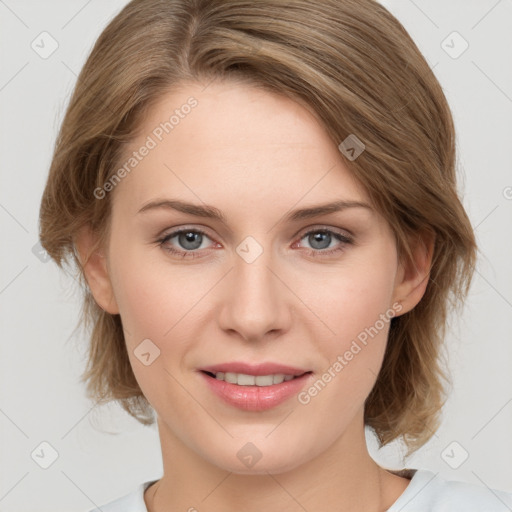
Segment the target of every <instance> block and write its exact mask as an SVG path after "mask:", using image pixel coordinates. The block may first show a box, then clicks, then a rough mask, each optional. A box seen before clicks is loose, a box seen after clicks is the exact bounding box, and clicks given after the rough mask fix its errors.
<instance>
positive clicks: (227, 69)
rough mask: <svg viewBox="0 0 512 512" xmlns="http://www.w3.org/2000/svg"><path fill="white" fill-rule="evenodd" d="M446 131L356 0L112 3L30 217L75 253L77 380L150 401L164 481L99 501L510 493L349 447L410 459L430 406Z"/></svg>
mask: <svg viewBox="0 0 512 512" xmlns="http://www.w3.org/2000/svg"><path fill="white" fill-rule="evenodd" d="M454 140H455V136H454V127H453V121H452V117H451V113H450V109H449V106H448V104H447V102H446V99H445V97H444V95H443V92H442V89H441V87H440V85H439V83H438V81H437V80H436V78H435V76H434V75H433V73H432V71H431V70H430V68H429V66H428V64H427V63H426V61H425V59H424V58H423V57H422V55H421V54H420V52H419V50H418V48H417V47H416V45H415V44H414V43H413V41H412V40H411V39H410V37H409V35H408V34H407V32H406V31H405V30H404V28H403V27H402V26H401V25H400V23H399V22H398V21H397V20H396V19H395V18H394V17H393V16H391V14H390V13H389V12H388V11H387V10H386V9H385V8H383V7H382V6H381V5H380V4H378V3H376V2H374V1H373V0H364V1H360V0H358V1H352V0H337V1H335V0H322V1H320V2H308V1H294V2H286V3H284V2H280V1H276V0H274V1H270V0H262V1H258V2H240V1H231V0H229V1H227V0H215V1H212V0H209V1H200V0H197V1H185V0H176V1H173V0H144V1H142V0H135V1H133V2H131V3H129V4H128V5H127V6H126V7H125V8H124V9H123V10H122V11H121V12H120V13H119V14H118V15H117V16H116V17H115V18H114V19H113V20H112V22H111V23H110V24H109V25H108V26H107V28H106V29H105V30H104V31H103V33H102V34H101V35H100V37H99V39H98V41H97V42H96V45H95V47H94V48H93V50H92V53H91V55H90V56H89V59H88V61H87V62H86V64H85V66H84V68H83V70H82V72H81V74H80V76H79V79H78V81H77V84H76V88H75V91H74V94H73V97H72V99H71V102H70V105H69V107H68V110H67V113H66V116H65V119H64V121H63V124H62V127H61V131H60V134H59V138H58V141H57V144H56V148H55V153H54V157H53V161H52V165H51V169H50V174H49V178H48V183H47V186H46V189H45V192H44V195H43V198H42V204H41V233H40V236H41V242H42V244H43V246H44V248H45V249H46V250H47V251H48V253H49V254H50V255H51V257H52V258H53V259H54V260H55V261H56V262H57V263H58V264H59V265H62V263H63V261H64V260H65V259H66V258H67V257H69V256H71V257H72V258H73V261H74V262H75V263H76V264H77V266H78V268H79V269H80V271H81V277H82V279H83V284H84V290H85V295H84V310H83V320H84V322H85V324H86V325H89V326H90V327H91V332H90V338H91V344H90V352H89V354H90V357H89V364H88V368H87V371H86V372H85V373H84V376H83V378H84V381H86V382H87V385H88V391H89V394H90V396H92V397H96V398H100V397H101V398H102V399H103V400H104V401H108V400H118V401H119V402H120V403H121V404H122V405H123V407H124V408H125V409H126V410H127V411H128V412H129V413H130V414H131V415H133V416H134V417H136V418H137V419H138V420H139V421H141V422H142V423H144V424H150V423H152V422H154V421H155V417H154V414H153V411H155V412H156V421H157V424H158V429H159V435H160V442H161V447H162V456H163V463H164V474H163V476H162V478H161V479H159V480H157V481H150V482H144V483H142V484H141V485H140V486H139V488H138V489H136V490H134V492H132V493H131V494H130V495H127V496H125V497H123V498H120V499H118V500H115V501H114V502H111V503H110V504H107V505H104V506H102V507H101V510H103V511H108V512H114V511H121V510H123V511H126V510H133V511H149V512H160V511H164V510H201V509H204V508H205V507H208V510H212V511H217V510H223V511H225V510H235V509H243V510H245V511H253V510H254V511H259V510H263V509H267V510H276V511H277V510H279V511H290V512H291V511H295V510H304V509H305V510H310V511H315V510H337V511H343V512H348V511H355V510H358V511H360V510H375V511H382V510H389V511H394V512H397V511H398V510H401V511H409V510H410V511H412V510H414V511H427V510H429V511H430V510H433V511H441V510H448V509H449V510H456V509H457V508H456V507H459V509H460V510H465V511H469V510H496V511H498V510H510V508H511V507H512V495H510V494H507V493H505V492H501V491H495V490H492V491H491V490H489V489H487V488H480V487H477V486H473V485H469V484H462V483H457V482H448V481H445V480H442V479H441V478H440V477H438V476H437V475H435V474H434V473H431V472H429V471H426V470H422V469H411V468H406V469H404V470H402V471H392V470H389V469H386V468H383V467H381V466H379V465H378V464H377V463H376V462H375V461H374V460H373V459H372V458H371V457H370V455H369V453H368V450H367V446H366V442H365V435H364V429H365V426H368V427H370V428H371V429H372V430H373V431H374V432H375V434H376V436H377V438H378V440H379V442H380V444H381V446H382V445H385V444H388V443H389V442H391V441H393V440H395V439H402V440H403V441H404V442H405V443H406V445H407V446H408V449H409V452H408V454H411V453H413V452H414V451H415V450H416V449H418V448H419V447H420V446H422V445H423V444H424V443H425V442H426V441H428V439H429V438H430V437H431V436H432V435H433V433H434V432H435V429H436V428H437V426H438V424H439V414H440V411H441V407H442V405H443V403H444V401H445V398H446V396H445V391H444V382H445V381H446V380H447V376H446V374H445V370H444V368H443V366H442V364H441V362H440V350H441V347H442V341H443V336H444V330H445V323H446V318H447V315H448V313H449V310H450V306H452V305H457V304H461V303H462V301H463V299H464V297H465V295H466V294H467V291H468V289H469V285H470V282H471V277H472V271H473V267H474V264H475V261H476V244H475V238H474V234H473V230H472V227H471V224H470V222H469V219H468V217H467V214H466V212H465V211H464V208H463V206H462V204H461V201H460V198H459V197H458V195H457V190H456V179H455V156H456V155H455V144H454ZM447 507H448V508H447Z"/></svg>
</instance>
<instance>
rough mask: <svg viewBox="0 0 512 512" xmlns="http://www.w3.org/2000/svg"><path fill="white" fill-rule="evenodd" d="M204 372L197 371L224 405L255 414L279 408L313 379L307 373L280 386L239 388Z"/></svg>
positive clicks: (310, 374)
mask: <svg viewBox="0 0 512 512" xmlns="http://www.w3.org/2000/svg"><path fill="white" fill-rule="evenodd" d="M205 371H206V370H205ZM205 371H199V372H198V373H199V375H200V376H201V377H202V378H203V379H204V381H205V383H206V385H207V386H208V388H209V389H210V390H211V391H212V392H213V393H214V394H215V395H217V396H218V397H219V398H221V399H222V400H223V401H224V402H225V403H227V404H229V405H231V406H234V407H237V408H238V409H242V410H244V411H255V412H259V411H266V410H269V409H272V408H274V407H277V406H279V405H280V404H282V403H283V402H285V401H286V400H289V399H290V398H292V397H293V396H296V395H297V394H298V393H299V392H300V391H301V389H303V388H304V387H305V386H306V385H307V384H308V383H309V382H310V381H311V380H312V379H313V378H314V377H313V373H312V372H309V373H305V374H304V375H301V376H300V377H296V378H295V379H292V380H289V381H283V382H281V384H273V385H272V386H239V385H238V384H231V383H229V382H226V381H224V380H217V379H216V378H215V377H212V376H210V375H208V374H207V373H205ZM208 371H209V370H208ZM235 373H243V372H235ZM271 373H274V372H271ZM278 373H281V372H278ZM262 375H264V374H262Z"/></svg>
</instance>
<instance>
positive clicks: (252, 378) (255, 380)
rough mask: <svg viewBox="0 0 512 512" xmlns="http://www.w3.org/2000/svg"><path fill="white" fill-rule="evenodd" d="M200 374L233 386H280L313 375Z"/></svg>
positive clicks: (305, 373)
mask: <svg viewBox="0 0 512 512" xmlns="http://www.w3.org/2000/svg"><path fill="white" fill-rule="evenodd" d="M201 372H202V373H204V374H205V375H207V376H208V377H210V378H212V379H216V380H219V381H224V382H228V383H229V384H235V385H237V386H259V387H266V386H273V385H276V384H281V383H282V382H289V381H291V380H294V379H299V378H301V377H302V376H304V375H309V374H311V373H313V372H312V371H308V372H302V373H299V374H296V375H295V374H286V373H271V374H268V375H251V374H247V373H235V372H210V371H206V370H201Z"/></svg>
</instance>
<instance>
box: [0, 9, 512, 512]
mask: <svg viewBox="0 0 512 512" xmlns="http://www.w3.org/2000/svg"><path fill="white" fill-rule="evenodd" d="M125 3H126V2H125V1H122V0H116V1H113V0H111V1H108V2H106V1H103V2H100V1H99V0H90V1H88V2H87V1H70V0H66V1H64V0H61V1H56V0H53V1H51V2H50V1H46V2H36V1H30V2H28V1H15V0H5V1H1V0H0V20H1V24H2V30H1V31H0V38H1V46H0V51H1V62H2V65H1V70H0V104H1V117H0V119H1V121H0V129H1V139H0V140H1V144H2V147H1V155H2V158H1V185H2V186H1V188H0V222H1V229H2V251H1V254H2V260H1V276H0V319H1V329H2V337H1V357H0V371H1V373H0V375H1V383H0V428H1V436H0V443H1V452H0V453H1V455H0V460H1V468H0V471H1V473H0V510H1V511H3V512H10V511H16V512H27V511H34V510H36V509H37V510H38V511H40V512H46V511H52V512H53V511H55V510H67V511H86V510H89V509H90V508H92V507H93V506H94V505H99V504H102V503H105V502H106V501H108V500H110V499H113V498H115V497H118V496H120V495H122V494H126V493H128V492H129V491H131V490H132V489H133V488H134V487H135V486H136V485H138V484H139V483H141V482H142V481H145V480H149V479H153V478H158V477H159V476H160V475H161V471H162V465H161V456H160V446H159V441H158V436H157V431H156V427H149V428H148V427H142V426H141V425H139V424H138V423H137V422H136V421H135V420H133V419H131V418H130V417H129V416H128V415H127V414H126V413H124V412H123V411H122V410H121V409H120V407H118V406H115V405H113V406H106V407H103V408H99V407H98V406H95V404H94V403H90V402H88V401H87V400H86V399H85V397H84V389H83V387H82V386H81V385H80V384H79V383H78V376H79V374H80V373H81V371H82V369H83V366H84V363H85V359H84V355H85V347H86V343H87V340H86V339H83V337H81V335H80V333H73V330H74V327H75V325H76V321H77V318H78V307H79V296H78V293H77V292H78V287H77V286H76V284H75V282H74V280H73V278H72V277H69V276H67V275H66V274H64V273H63V272H61V271H59V270H58V269H57V267H56V265H55V264H54V263H53V262H51V261H49V262H44V261H41V260H40V259H39V258H38V257H36V255H35V254H34V253H33V252H32V249H33V247H34V245H35V244H36V243H37V242H38V240H37V238H38V210H39V202H40V198H41V193H42V191H43V187H44V183H45V180H46V176H47V171H48V166H49V163H50V157H51V151H52V148H53V144H54V141H55V136H56V133H57V129H58V126H59V123H60V121H61V120H62V117H63V112H64V109H65V106H66V105H67V102H68V99H69V95H70V93H71V90H72V88H73V85H74V82H75V80H76V76H77V74H78V72H79V70H80V68H81V66H82V65H83V63H84V62H85V59H86V57H87V55H88V53H89V51H90V49H91V48H92V45H93V43H94V41H95V40H96V38H97V37H98V35H99V34H100V32H101V31H102V29H103V28H104V27H105V25H106V24H107V23H108V21H109V20H110V19H111V17H113V16H114V15H115V14H116V13H117V12H118V11H119V10H120V9H121V8H122V7H123V6H124V5H125ZM385 5H387V6H388V8H389V9H390V10H391V11H392V12H393V13H394V14H395V15H396V16H397V17H398V19H399V20H400V21H401V22H402V23H403V24H404V25H405V27H406V29H407V30H408V31H409V32H410V34H411V36H412V37H413V39H414V40H415V41H416V42H417V44H418V46H419V47H420V49H421V50H422V52H423V53H424V55H425V56H426V58H427V60H428V61H429V63H430V65H431V67H433V69H434V72H435V74H436V76H437V77H438V78H439V80H440V82H441V84H442V86H443V88H444V90H445V92H446V95H447V97H448V100H449V102H450V105H451V107H452V109H453V113H454V117H455V121H456V128H457V135H458V147H459V150H460V153H459V159H460V175H461V182H460V189H461V193H462V195H463V198H464V204H465V206H466V208H467V211H468V213H469V215H470V218H471V220H472V222H473V225H474V226H475V228H476V235H477V238H478V243H479V245H480V249H481V251H482V254H483V255H484V257H483V258H481V259H480V261H479V264H478V266H477V272H476V275H475V282H474V285H473V287H472V290H471V294H470V297H469V300H468V303H467V307H466V309H465V312H464V315H463V316H462V317H461V318H454V319H452V327H451V330H450V335H449V337H448V339H447V343H448V345H449V347H450V353H451V367H452V369H453V380H454V391H453V394H452V395H451V397H450V400H449V402H448V404H447V405H446V408H445V413H444V422H443V424H442V426H441V428H440V430H439V431H438V432H437V433H436V435H435V436H434V438H433V439H432V441H431V442H429V443H428V444H427V445H426V446H425V447H423V448H422V449H421V450H420V451H419V452H417V454H415V455H414V456H413V457H412V458H410V459H409V460H405V461H401V460H400V454H401V453H403V448H402V447H400V446H399V445H397V444H395V445H393V446H391V447H388V448H385V449H382V450H381V451H380V452H379V451H377V449H376V443H375V440H374V438H373V437H372V436H371V435H370V434H368V442H369V445H370V448H371V450H372V455H373V456H374V457H375V458H376V459H377V460H378V461H379V462H380V463H382V464H383V465H385V466H387V467H396V468H398V467H404V466H406V467H421V468H427V469H430V470H433V471H435V472H440V474H441V475H442V476H443V477H446V478H450V479H455V480H464V481H468V482H472V483H476V484H479V485H487V486H490V487H493V488H500V489H503V490H508V491H511V492H512V465H511V461H512V373H511V372H510V367H511V364H512V343H511V341H512V340H511V334H510V333H511V331H512V291H511V290H512V272H511V267H510V261H512V230H511V226H512V222H511V221H512V153H511V151H510V148H511V145H512V121H511V120H512V31H511V30H510V27H511V26H512V2H511V1H510V0H508V1H507V0H502V1H497V0H480V1H476V0H473V1H467V0H451V1H450V2H445V1H444V0H435V1H434V0H429V1H427V0H416V1H411V0H389V1H386V2H385ZM43 31H47V32H48V33H49V34H51V36H52V37H53V38H54V39H55V40H56V41H57V42H58V48H57V49H56V51H55V52H54V53H53V54H52V55H50V56H49V57H48V58H46V59H43V58H41V56H40V55H39V54H38V53H36V52H35V51H34V50H33V49H32V48H31V43H32V41H34V40H36V43H37V42H38V41H40V40H41V37H46V36H39V35H40V34H41V32H43ZM453 31H457V32H458V33H459V34H460V36H462V38H464V40H466V41H467V43H468V44H469V47H468V49H467V50H466V51H465V52H464V53H462V55H460V56H459V57H458V58H453V57H452V56H450V55H449V54H448V53H447V51H445V49H446V50H448V51H449V52H452V55H453V53H454V52H457V51H458V50H459V49H460V48H462V46H461V44H462V40H461V39H460V38H459V39H457V36H453V35H452V36H450V37H449V38H448V40H446V42H445V43H442V42H443V41H444V40H445V39H446V38H447V36H449V35H450V34H451V33H452V32H453ZM454 37H455V39H454ZM46 41H47V43H46V44H45V48H46V49H48V48H49V46H48V44H49V43H48V41H49V40H48V39H47V40H46ZM39 45H40V46H42V43H39ZM450 46H451V47H452V48H451V49H450V48H449V47H450ZM44 441H45V442H47V443H49V444H50V445H51V446H52V447H53V449H55V450H56V451H57V452H58V458H57V459H56V460H55V462H54V463H53V464H52V465H51V466H50V467H48V468H47V469H43V468H41V467H40V465H39V464H38V463H36V462H35V460H37V461H38V462H39V463H40V464H41V463H44V462H45V461H46V462H49V461H50V459H49V457H50V450H49V449H48V448H47V447H45V445H43V446H42V447H41V446H40V444H41V443H42V442H44ZM454 442H455V443H456V444H452V443H454ZM447 447H448V448H447ZM34 450H35V452H34ZM41 450H42V451H41ZM33 452H34V458H32V456H31V454H32V453H33ZM466 452H467V453H468V455H469V456H468V458H467V460H465V461H464V462H463V463H462V464H461V462H462V460H463V458H464V456H465V453H466ZM37 454H39V457H38V456H37ZM43 454H44V456H43ZM459 464H461V465H460V466H459V467H458V469H454V468H453V466H457V465H459Z"/></svg>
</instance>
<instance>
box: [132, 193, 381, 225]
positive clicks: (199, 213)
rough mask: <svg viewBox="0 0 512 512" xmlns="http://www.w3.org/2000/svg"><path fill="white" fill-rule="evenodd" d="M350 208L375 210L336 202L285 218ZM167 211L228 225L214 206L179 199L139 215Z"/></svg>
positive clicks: (145, 208)
mask: <svg viewBox="0 0 512 512" xmlns="http://www.w3.org/2000/svg"><path fill="white" fill-rule="evenodd" d="M348 208H366V209H368V210H373V208H372V207H371V206H370V205H369V204H366V203H363V202H361V201H346V200H341V201H334V202H332V203H325V204H319V205H315V206H311V207H309V208H301V209H298V210H294V211H292V212H291V213H289V214H288V215H287V216H286V217H285V219H284V220H285V221H286V222H296V221H299V220H304V219H311V218H313V217H319V216H321V215H326V214H329V213H335V212H339V211H343V210H346V209H348ZM159 209H167V210H177V211H179V212H182V213H187V214H189V215H193V216H195V217H203V218H208V219H215V220H218V221H220V222H222V223H224V224H227V222H226V217H225V216H224V214H223V213H222V212H221V211H220V210H219V209H218V208H215V207H214V206H209V205H198V204H193V203H188V202H186V201H181V200H179V199H157V200H154V201H151V202H149V203H147V204H145V205H144V206H143V207H142V208H141V209H140V210H139V211H138V213H145V212H149V211H154V210H159Z"/></svg>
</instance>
